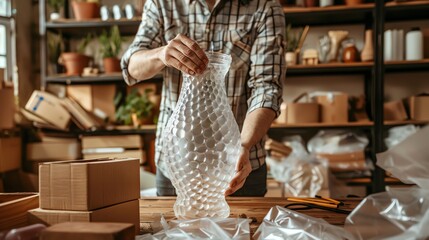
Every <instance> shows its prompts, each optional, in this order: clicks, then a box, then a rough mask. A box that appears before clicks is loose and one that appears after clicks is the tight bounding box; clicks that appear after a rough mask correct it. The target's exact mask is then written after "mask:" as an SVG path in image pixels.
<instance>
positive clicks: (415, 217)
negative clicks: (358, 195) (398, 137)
mask: <svg viewBox="0 0 429 240" xmlns="http://www.w3.org/2000/svg"><path fill="white" fill-rule="evenodd" d="M428 137H429V127H425V128H423V129H421V130H420V131H418V132H417V133H416V134H413V135H411V136H409V137H408V138H406V139H405V140H404V141H403V142H401V143H399V144H398V145H396V146H394V147H393V148H391V149H389V150H388V151H386V152H384V153H380V154H377V164H378V165H379V166H380V167H382V168H384V169H385V170H387V171H390V172H391V173H392V175H393V176H395V177H397V178H399V179H400V180H401V181H403V182H406V183H415V184H416V185H417V186H418V187H411V188H388V189H387V191H386V192H382V193H377V194H372V195H370V196H368V197H367V198H365V199H364V200H363V201H362V203H361V204H359V206H358V207H356V209H355V210H354V211H353V212H352V213H351V214H350V215H349V216H348V218H347V220H346V225H345V227H346V229H347V230H349V231H351V232H353V233H354V234H356V236H357V239H390V240H393V239H395V240H396V239H397V240H399V239H428V238H429V227H428V226H429V161H428V160H429V143H428ZM419 187H420V188H419Z"/></svg>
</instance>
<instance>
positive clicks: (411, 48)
mask: <svg viewBox="0 0 429 240" xmlns="http://www.w3.org/2000/svg"><path fill="white" fill-rule="evenodd" d="M405 41H406V48H405V59H406V60H407V61H413V60H421V59H423V33H422V31H421V30H420V28H412V29H411V31H409V32H408V33H407V36H406V39H405Z"/></svg>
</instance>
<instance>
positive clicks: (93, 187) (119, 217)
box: [29, 158, 140, 233]
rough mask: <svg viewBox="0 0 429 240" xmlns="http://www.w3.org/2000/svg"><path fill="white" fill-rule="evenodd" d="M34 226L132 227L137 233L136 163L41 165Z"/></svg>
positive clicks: (109, 161)
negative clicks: (96, 224)
mask: <svg viewBox="0 0 429 240" xmlns="http://www.w3.org/2000/svg"><path fill="white" fill-rule="evenodd" d="M39 168H40V169H39V185H40V208H38V209H34V210H31V211H29V214H30V220H31V222H33V223H36V222H42V223H45V224H48V225H52V224H56V223H61V222H123V223H132V224H134V226H135V231H136V233H138V232H139V227H140V224H139V200H138V199H139V196H140V186H139V185H140V181H139V161H138V159H133V158H124V159H95V160H76V161H60V162H49V163H42V164H40V166H39Z"/></svg>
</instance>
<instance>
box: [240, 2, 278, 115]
mask: <svg viewBox="0 0 429 240" xmlns="http://www.w3.org/2000/svg"><path fill="white" fill-rule="evenodd" d="M265 9H266V10H265V14H264V17H262V18H261V20H260V22H259V24H258V28H257V37H256V39H255V41H254V44H253V46H252V50H251V56H250V61H251V65H250V71H249V75H250V78H249V80H248V87H249V89H250V91H251V96H250V98H249V99H248V106H249V108H248V111H247V113H250V112H252V111H254V110H255V109H258V108H270V109H272V110H274V111H275V113H276V116H278V115H279V114H280V104H281V103H282V101H283V100H282V94H283V90H282V86H283V84H282V82H283V79H284V75H285V71H286V68H285V63H284V47H283V41H284V30H285V18H284V14H283V10H282V8H281V7H280V5H278V4H277V2H276V1H268V3H267V5H266V6H265Z"/></svg>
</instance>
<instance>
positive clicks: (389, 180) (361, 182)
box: [341, 177, 404, 186]
mask: <svg viewBox="0 0 429 240" xmlns="http://www.w3.org/2000/svg"><path fill="white" fill-rule="evenodd" d="M341 180H343V181H345V182H346V183H347V184H348V185H352V186H365V185H369V184H371V183H372V180H371V178H369V177H367V178H349V179H341ZM384 181H385V183H386V184H387V185H402V184H404V183H402V182H401V181H400V180H399V179H397V178H394V177H386V178H385V179H384Z"/></svg>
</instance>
